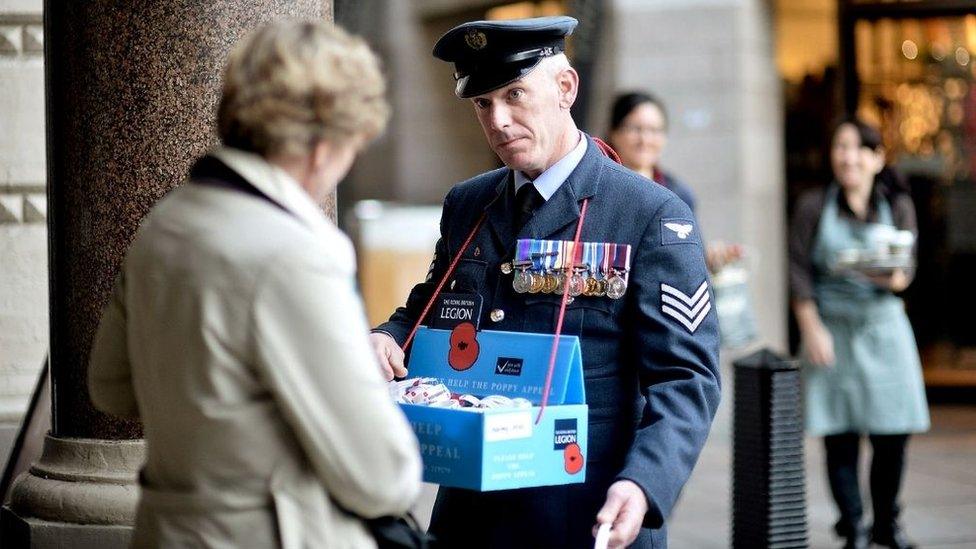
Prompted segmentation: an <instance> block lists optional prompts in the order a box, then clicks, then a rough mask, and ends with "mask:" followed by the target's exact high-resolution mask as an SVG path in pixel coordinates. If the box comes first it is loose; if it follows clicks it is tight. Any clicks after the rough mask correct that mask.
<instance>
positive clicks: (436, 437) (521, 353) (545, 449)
mask: <svg viewBox="0 0 976 549" xmlns="http://www.w3.org/2000/svg"><path fill="white" fill-rule="evenodd" d="M554 337H555V336H553V335H546V334H527V333H515V332H498V331H487V330H486V331H481V332H477V333H475V332H474V331H473V330H472V331H471V333H470V334H463V335H462V334H459V333H458V332H457V330H455V331H454V332H452V331H450V330H437V329H429V328H421V329H420V330H419V331H418V332H417V336H416V338H415V339H414V342H413V347H412V349H411V354H410V359H409V371H410V376H411V377H435V378H438V379H439V380H440V381H442V382H443V383H444V384H445V385H447V387H448V388H449V389H450V390H451V391H452V392H454V393H459V394H473V395H476V396H487V395H502V396H506V397H509V398H517V397H521V398H525V399H528V400H529V401H531V402H532V404H533V406H532V407H531V408H528V407H526V408H495V409H485V410H479V411H472V410H471V409H459V408H438V407H432V406H424V405H418V404H406V403H404V404H401V407H402V408H403V411H404V413H405V414H406V416H407V419H408V420H409V421H410V424H411V425H412V426H413V429H414V432H415V433H416V434H417V438H418V440H419V441H420V449H421V454H422V456H423V462H424V480H425V481H427V482H432V483H436V484H440V485H442V486H452V487H458V488H468V489H471V490H479V491H492V490H510V489H513V488H529V487H533V486H552V485H560V484H575V483H581V482H583V481H584V480H585V478H586V452H587V445H586V443H587V414H588V409H587V406H586V398H585V394H584V388H583V367H582V359H581V351H580V344H579V338H577V337H576V336H561V337H560V338H559V346H558V350H557V353H556V365H555V368H554V371H553V376H552V382H551V385H550V391H549V400H548V402H547V403H546V409H545V412H544V414H543V416H542V420H541V422H539V423H538V424H537V423H536V417H537V416H538V414H539V403H540V402H541V400H542V393H543V388H544V386H545V381H546V372H547V369H548V367H549V355H550V352H551V349H552V343H553V338H554Z"/></svg>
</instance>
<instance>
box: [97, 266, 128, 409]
mask: <svg viewBox="0 0 976 549" xmlns="http://www.w3.org/2000/svg"><path fill="white" fill-rule="evenodd" d="M125 323H126V310H125V278H124V276H123V275H119V277H118V279H116V281H115V286H114V287H113V288H112V296H111V297H110V298H109V302H108V305H107V306H106V307H105V312H104V313H103V314H102V320H101V322H99V323H98V331H97V332H96V333H95V341H94V343H93V345H92V352H91V357H90V360H89V363H88V394H89V395H90V396H91V400H92V404H94V405H95V407H96V408H98V409H99V410H101V411H103V412H105V413H108V414H113V415H116V416H122V417H133V418H135V417H138V416H139V409H138V407H137V406H136V395H135V391H134V390H133V387H132V368H131V366H130V364H129V346H128V338H127V336H126V326H125Z"/></svg>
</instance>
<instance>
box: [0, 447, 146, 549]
mask: <svg viewBox="0 0 976 549" xmlns="http://www.w3.org/2000/svg"><path fill="white" fill-rule="evenodd" d="M144 457H145V447H144V445H143V443H142V441H141V440H97V439H77V438H75V439H72V438H57V437H54V436H51V435H48V436H47V437H46V438H45V439H44V452H43V454H42V455H41V459H40V460H38V461H37V463H34V464H33V465H32V466H31V468H30V471H29V472H27V473H24V474H22V475H20V476H19V477H18V478H17V480H15V481H14V485H13V487H12V489H11V497H10V505H9V506H8V507H4V509H3V512H2V517H0V546H3V547H100V548H101V547H104V548H114V547H127V546H128V543H129V540H130V538H131V535H132V525H133V523H134V522H135V512H136V503H137V502H138V499H139V486H138V484H137V482H136V478H137V475H138V471H139V468H140V467H141V466H142V462H143V460H144ZM89 543H91V545H89Z"/></svg>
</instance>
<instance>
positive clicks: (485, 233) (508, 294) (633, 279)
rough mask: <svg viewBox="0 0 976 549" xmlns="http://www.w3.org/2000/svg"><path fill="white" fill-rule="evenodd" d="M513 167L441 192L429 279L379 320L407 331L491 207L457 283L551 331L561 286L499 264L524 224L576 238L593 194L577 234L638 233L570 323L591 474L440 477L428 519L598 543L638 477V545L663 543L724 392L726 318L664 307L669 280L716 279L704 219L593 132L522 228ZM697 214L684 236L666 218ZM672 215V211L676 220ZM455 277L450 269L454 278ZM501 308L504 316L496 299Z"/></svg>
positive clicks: (460, 530)
mask: <svg viewBox="0 0 976 549" xmlns="http://www.w3.org/2000/svg"><path fill="white" fill-rule="evenodd" d="M511 173H512V172H511V170H509V169H507V168H502V169H498V170H494V171H491V172H488V173H485V174H482V175H479V176H477V177H475V178H473V179H470V180H468V181H465V182H463V183H460V184H458V185H457V186H455V187H454V188H453V189H452V190H451V191H450V192H449V193H448V195H447V198H446V199H445V201H444V210H443V215H442V218H441V239H440V241H439V242H438V243H437V247H436V255H435V259H434V263H433V266H432V272H431V276H430V277H429V278H428V281H427V282H425V283H423V284H419V285H417V286H416V287H415V288H414V289H413V291H412V292H411V294H410V297H409V298H408V300H407V304H406V306H405V307H402V308H400V309H398V310H397V311H396V312H395V313H394V314H393V316H392V317H391V318H390V321H389V322H387V323H385V324H383V325H381V326H379V327H378V329H379V330H383V331H386V332H388V333H390V334H391V335H393V336H394V338H395V339H397V340H398V341H399V342H401V343H402V342H403V341H404V340H405V338H406V337H407V334H408V332H409V330H410V328H411V327H412V325H413V323H414V321H415V319H416V317H417V315H419V314H420V312H421V310H422V309H423V307H424V305H425V304H426V303H427V301H428V299H429V297H430V294H431V292H432V291H433V289H434V288H435V286H436V284H437V282H438V281H439V280H440V278H441V277H442V276H443V274H444V272H445V271H446V269H447V267H448V265H449V263H450V260H451V259H452V258H453V256H454V254H456V253H457V251H458V249H459V248H460V247H461V244H462V243H463V241H464V239H465V238H466V237H467V235H468V233H469V232H470V231H471V228H472V227H474V225H475V223H476V222H477V220H478V218H479V216H480V215H481V213H482V212H484V211H486V210H487V213H488V216H487V220H486V221H485V224H484V226H483V227H482V228H481V230H480V231H479V232H478V234H477V236H475V238H474V240H473V241H472V243H471V245H470V246H469V247H468V249H467V250H466V251H465V253H464V256H463V257H462V259H461V261H460V262H459V264H458V267H457V270H456V271H455V274H454V275H453V278H452V283H453V284H454V287H455V291H458V290H460V289H468V290H469V291H477V292H478V293H480V294H481V295H482V296H483V298H484V306H483V308H482V318H481V329H489V330H505V331H516V332H537V333H553V332H554V331H555V324H556V317H557V315H558V311H559V303H560V299H561V298H560V296H556V295H544V294H518V293H515V292H514V291H513V290H512V275H511V274H509V275H505V274H502V272H501V270H500V268H499V266H500V264H501V263H503V262H505V261H509V260H511V259H512V256H513V254H514V252H515V243H516V239H517V238H537V239H552V240H572V239H573V236H574V232H575V230H576V224H577V220H578V219H579V216H580V205H581V201H582V200H583V199H584V198H588V199H589V206H588V210H587V213H586V219H585V222H584V225H583V231H582V237H581V240H582V241H586V242H615V243H625V244H630V245H631V246H632V252H631V257H632V259H631V273H630V280H629V288H628V290H627V293H626V294H625V296H624V297H623V298H622V299H619V300H612V299H609V298H606V297H602V298H598V297H579V298H576V299H575V300H574V301H573V302H572V303H571V304H569V306H568V307H567V310H566V317H565V321H564V324H563V333H565V334H574V335H579V336H580V341H581V344H582V349H583V369H584V376H585V386H586V399H587V404H588V405H589V439H588V444H589V455H588V456H587V480H586V483H585V484H582V485H571V486H559V487H547V488H532V489H523V490H510V491H502V492H488V493H477V492H471V491H467V490H460V489H442V490H441V492H440V494H439V496H438V502H437V505H436V506H435V508H434V516H433V520H432V525H431V531H432V532H434V533H435V534H436V535H438V536H439V537H440V538H441V540H442V541H443V542H444V543H445V544H446V546H448V547H460V546H464V547H592V545H593V537H592V535H591V534H590V528H591V527H592V526H593V524H594V522H595V517H596V512H597V510H599V508H600V507H601V506H602V505H603V502H604V499H605V497H606V490H607V488H608V487H609V485H610V484H612V483H613V482H614V481H615V480H617V479H629V480H632V481H634V482H635V483H637V484H638V485H639V486H641V488H642V489H643V490H644V493H645V494H646V496H647V499H648V502H649V506H650V509H649V511H648V513H647V515H646V518H645V524H644V525H645V527H647V528H650V529H654V530H653V531H651V530H643V531H642V534H641V537H640V538H638V543H637V545H636V546H637V547H650V546H651V539H652V538H653V539H654V544H653V546H654V547H665V546H666V533H665V530H664V521H665V518H666V517H667V516H668V514H669V513H670V512H671V508H672V506H673V505H674V503H675V501H676V500H677V498H678V494H679V492H680V491H681V488H682V486H684V484H685V482H686V481H687V479H688V476H689V475H690V474H691V471H692V468H693V467H694V465H695V461H696V460H697V459H698V454H699V452H700V450H701V448H702V445H703V444H704V442H705V439H706V437H707V436H708V431H709V427H710V425H711V421H712V418H713V416H714V414H715V410H716V407H717V406H718V402H719V378H718V347H719V336H718V323H717V321H716V315H715V313H714V312H706V313H705V314H701V312H700V311H707V309H708V308H709V307H710V306H711V303H710V301H709V302H708V305H707V307H706V306H705V304H704V303H702V301H703V300H710V299H711V289H710V288H709V289H708V291H706V292H704V294H702V296H701V298H700V300H699V301H698V303H701V304H702V308H701V309H699V312H698V313H696V314H697V315H700V316H701V320H700V322H699V323H698V324H697V325H696V326H695V329H694V330H692V329H689V328H688V327H686V326H685V325H683V324H682V323H680V322H679V321H677V320H675V319H674V318H673V317H671V316H668V315H666V314H664V313H663V312H662V310H663V307H664V304H663V298H662V283H663V284H667V285H669V286H671V287H674V288H677V289H679V290H680V291H681V292H683V293H685V294H687V295H688V296H691V295H692V294H694V293H695V291H696V290H697V289H698V288H700V287H701V286H702V284H703V283H706V282H707V281H708V274H707V270H706V268H705V260H704V254H703V252H702V245H701V241H700V240H699V238H698V234H697V224H696V223H695V222H694V217H693V215H692V213H691V211H690V210H689V208H688V206H687V205H686V204H685V203H684V202H682V201H681V199H679V198H678V197H677V196H675V195H674V194H673V193H672V192H670V191H668V190H667V189H665V188H664V187H661V186H659V185H648V184H647V179H645V178H643V177H641V176H639V175H637V174H636V173H634V172H632V171H630V170H628V169H626V168H624V167H622V166H620V165H618V164H616V163H615V162H613V161H611V160H609V159H608V158H606V157H605V156H604V155H603V154H601V153H600V151H599V149H598V148H597V147H596V146H595V144H594V143H593V141H592V140H590V141H589V144H588V146H587V151H586V154H585V156H584V157H583V159H582V161H581V162H580V164H579V166H578V167H577V168H576V170H575V171H574V172H573V173H572V174H571V175H570V177H569V179H567V180H566V182H565V183H563V185H562V186H561V187H560V188H559V190H558V191H556V193H555V194H554V195H553V196H552V197H551V198H550V199H549V201H548V202H546V203H545V204H543V205H542V206H541V207H540V208H539V209H538V210H537V211H536V212H535V215H534V216H533V217H532V219H531V220H530V221H529V222H528V223H527V224H526V226H525V227H524V228H523V229H522V231H521V232H520V233H519V234H516V233H515V232H514V231H513V228H512V217H513V214H512V211H513V205H512V204H513V200H514V199H513V193H512V191H511V187H512V183H511V179H512V176H511ZM672 223H677V224H692V225H693V226H694V227H695V228H694V229H693V230H692V231H691V233H690V234H689V235H686V237H685V238H679V236H678V233H676V232H675V231H674V230H673V229H668V228H666V224H672ZM673 226H674V225H672V227H673ZM449 284H451V283H449ZM493 309H502V310H503V311H504V312H505V315H504V319H502V320H501V321H499V322H492V321H491V319H490V317H489V313H490V311H492V310H493Z"/></svg>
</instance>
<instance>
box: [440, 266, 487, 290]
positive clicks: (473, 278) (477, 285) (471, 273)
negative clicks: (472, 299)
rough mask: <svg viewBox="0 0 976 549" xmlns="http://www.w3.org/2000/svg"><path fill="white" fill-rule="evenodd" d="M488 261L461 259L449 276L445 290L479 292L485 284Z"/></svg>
mask: <svg viewBox="0 0 976 549" xmlns="http://www.w3.org/2000/svg"><path fill="white" fill-rule="evenodd" d="M487 270H488V263H487V262H485V261H480V260H478V259H461V261H459V262H458V265H457V268H456V269H454V274H453V275H452V276H451V279H450V281H449V282H448V283H447V287H446V288H444V291H445V292H456V293H480V292H481V290H482V288H484V286H485V273H486V271H487Z"/></svg>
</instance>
